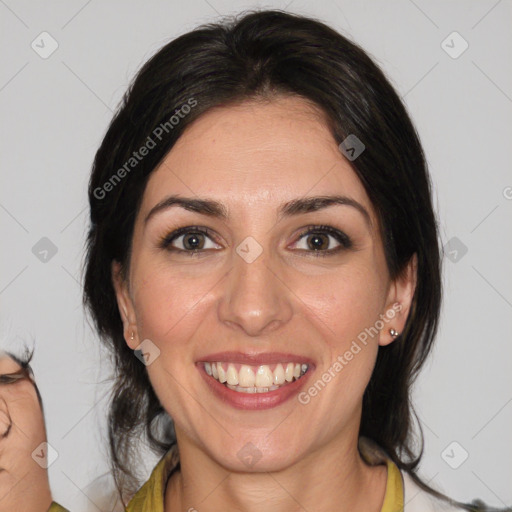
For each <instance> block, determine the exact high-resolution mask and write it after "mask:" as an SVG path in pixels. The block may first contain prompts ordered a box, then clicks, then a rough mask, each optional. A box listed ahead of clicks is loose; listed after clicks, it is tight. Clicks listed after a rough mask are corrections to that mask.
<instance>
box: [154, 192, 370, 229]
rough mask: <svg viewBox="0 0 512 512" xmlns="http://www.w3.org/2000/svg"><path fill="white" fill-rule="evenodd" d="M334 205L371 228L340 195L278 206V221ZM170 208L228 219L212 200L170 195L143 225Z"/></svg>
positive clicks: (359, 207) (364, 211) (352, 202)
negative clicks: (348, 209)
mask: <svg viewBox="0 0 512 512" xmlns="http://www.w3.org/2000/svg"><path fill="white" fill-rule="evenodd" d="M334 205H344V206H351V207H353V208H355V209H356V210H357V211H358V212H359V213H361V214H362V215H363V217H364V218H365V221H366V223H367V224H368V227H370V228H371V226H372V221H371V217H370V214H369V213H368V210H367V209H366V208H365V207H364V206H363V205H362V204H361V203H359V202H357V201H356V200H355V199H352V198H350V197H346V196H341V195H334V196H314V197H303V198H299V199H293V200H292V201H288V202H286V203H284V204H282V205H281V206H280V208H279V210H278V221H279V220H281V219H283V218H285V217H291V216H293V215H301V214H304V213H311V212H316V211H318V210H322V209H324V208H328V207H329V206H334ZM172 207H180V208H183V209H185V210H188V211H191V212H195V213H199V214H201V215H207V216H208V217H216V218H219V219H221V220H228V219H229V215H228V211H227V209H226V207H225V206H224V205H223V204H222V203H220V202H218V201H215V200H212V199H196V198H192V197H181V196H176V195H171V196H168V197H166V198H165V199H163V200H162V201H160V202H159V203H158V204H156V205H155V206H154V207H153V208H151V210H150V212H149V213H148V214H147V215H146V218H145V219H144V224H147V222H148V221H149V219H151V218H152V217H153V216H155V215H156V214H157V213H160V212H163V211H164V210H168V209H169V208H172Z"/></svg>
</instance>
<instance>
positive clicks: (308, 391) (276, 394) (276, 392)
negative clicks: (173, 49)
mask: <svg viewBox="0 0 512 512" xmlns="http://www.w3.org/2000/svg"><path fill="white" fill-rule="evenodd" d="M365 143H366V145H367V147H366V151H371V147H369V144H370V143H369V142H368V141H365ZM127 179H129V178H127ZM314 198H320V199H314ZM327 198H330V199H327ZM179 201H183V203H180V202H179ZM178 230H180V231H178ZM132 248H133V252H132V256H131V263H130V269H129V275H128V279H127V281H122V280H121V278H120V277H119V273H118V270H119V267H118V265H117V264H114V265H113V274H114V278H115V283H116V292H117V296H118V303H119V309H120V312H121V315H122V317H123V319H124V322H125V337H126V340H127V343H128V344H129V346H130V347H131V348H132V349H136V348H137V347H138V346H139V345H140V344H141V343H142V346H143V352H144V353H145V354H146V358H147V363H148V364H147V371H148V374H149V377H150V380H151V383H152V385H153V387H154V390H155V392H156V394H157V396H158V398H159V399H160V401H161V403H162V405H163V406H164V408H165V409H166V410H167V412H168V413H169V414H170V415H171V417H172V418H173V419H174V421H175V425H176V430H177V434H178V441H179V442H180V443H182V444H184V443H188V445H189V446H193V447H195V448H198V449H199V450H201V452H202V453H206V454H207V455H208V456H209V457H211V458H212V459H213V460H215V461H217V462H218V463H220V464H222V465H223V466H224V467H226V468H228V469H231V470H237V469H238V470H247V467H251V468H252V467H254V470H258V471H259V470H261V471H263V470H264V471H268V470H277V469H279V468H284V467H286V466H288V465H290V464H292V463H294V462H296V461H299V460H302V459H304V458H306V457H307V456H308V455H311V454H313V453H314V452H315V451H316V450H319V449H327V448H328V447H332V446H334V444H338V445H339V447H342V446H349V445H350V446H353V445H354V442H355V441H356V440H357V435H358V428H359V422H360V416H361V404H362V397H363V393H364V390H365V387H366V385H367V383H368V381H369V379H370V376H371V373H372V370H373V367H374V363H375V359H376V356H377V351H378V347H379V345H385V344H388V343H391V342H392V341H393V338H392V336H391V335H390V333H389V329H390V328H394V329H396V330H397V331H400V330H401V329H402V328H403V326H404V322H405V319H406V317H407V313H408V309H409V304H410V300H411V296H412V293H413V289H414V271H413V269H412V264H411V266H410V267H409V269H408V272H407V273H406V274H405V276H404V277H403V278H401V279H400V280H399V281H396V282H392V281H391V280H390V277H389V274H388V270H387V266H386V261H385V257H384V252H383V244H382V240H381V236H380V233H379V229H378V221H377V218H376V214H375V212H374V209H373V208H372V204H371V202H370V200H369V198H368V196H367V194H366V192H365V190H364V187H363V186H362V184H361V182H360V180H359V179H358V177H357V175H356V174H355V172H354V171H353V170H352V168H351V167H350V164H349V162H348V161H347V160H346V159H345V157H344V156H343V154H342V153H341V151H340V150H339V148H338V146H337V144H336V142H335V140H334V139H333V137H332V135H331V133H330V132H329V130H328V128H327V127H326V125H325V123H324V122H322V119H321V117H320V116H319V115H318V113H317V112H315V111H314V110H313V109H312V108H311V107H310V106H308V103H306V102H305V100H303V99H301V98H298V97H288V98H284V97H280V98H279V99H276V100H274V101H272V102H266V103H264V102H246V103H243V104H241V105H238V106H230V107H226V108H216V109H213V110H210V111H209V112H208V113H206V114H204V115H203V116H201V117H200V118H199V119H198V120H196V121H195V122H194V123H193V124H191V125H190V126H189V127H188V128H187V130H186V131H185V132H184V134H183V135H182V136H181V137H180V139H179V140H178V142H177V143H176V145H175V146H174V147H173V149H172V150H171V151H170V153H169V154H168V155H167V156H166V158H165V160H164V161H163V163H162V164H161V165H160V167H159V168H158V169H156V170H155V171H154V172H153V173H152V175H151V177H150V179H149V181H148V184H147V187H146V190H145V192H144V197H143V201H142V206H141V208H140V211H139V213H138V216H137V219H136V223H135V230H134V236H133V247H132ZM132 332H133V333H134V339H133V340H132V339H130V338H131V333H132ZM134 357H135V356H134ZM205 363H206V364H205ZM141 364H142V363H141ZM304 370H307V371H306V372H305V373H304ZM210 373H212V375H209V374H210ZM303 373H304V374H303ZM302 374H303V375H302ZM301 375H302V376H301ZM215 377H217V378H215ZM297 377H298V378H297ZM225 379H228V381H227V383H230V386H231V387H228V386H227V385H226V384H227V383H221V382H220V381H221V380H225ZM276 386H277V387H276ZM269 388H270V389H269ZM251 391H252V392H251Z"/></svg>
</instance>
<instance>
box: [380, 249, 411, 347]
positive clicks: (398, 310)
mask: <svg viewBox="0 0 512 512" xmlns="http://www.w3.org/2000/svg"><path fill="white" fill-rule="evenodd" d="M417 272H418V257H417V255H416V253H415V254H413V255H412V257H411V259H410V260H409V262H408V263H407V265H406V267H405V268H404V269H403V271H402V272H401V274H400V275H399V276H398V277H397V278H396V279H395V281H393V283H392V284H391V286H390V290H389V294H388V301H387V304H386V311H385V313H384V315H385V317H386V319H387V323H386V326H385V328H384V329H382V331H381V333H380V336H379V345H381V346H386V345H389V344H390V343H392V342H393V341H395V340H396V339H397V338H399V337H400V335H401V334H402V333H403V331H404V328H405V323H406V321H407V318H408V316H409V312H410V310H411V307H412V302H413V298H414V292H415V291H416V282H417Z"/></svg>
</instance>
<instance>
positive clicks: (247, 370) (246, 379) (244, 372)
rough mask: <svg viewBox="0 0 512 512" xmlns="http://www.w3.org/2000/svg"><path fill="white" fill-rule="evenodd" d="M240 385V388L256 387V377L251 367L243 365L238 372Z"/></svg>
mask: <svg viewBox="0 0 512 512" xmlns="http://www.w3.org/2000/svg"><path fill="white" fill-rule="evenodd" d="M238 381H239V382H238V383H239V384H240V386H242V387H244V388H252V387H254V383H255V382H256V376H255V375H254V372H253V371H252V369H251V367H250V366H247V365H246V364H243V365H242V366H241V367H240V371H239V372H238Z"/></svg>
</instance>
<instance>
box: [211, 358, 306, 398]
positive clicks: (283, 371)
mask: <svg viewBox="0 0 512 512" xmlns="http://www.w3.org/2000/svg"><path fill="white" fill-rule="evenodd" d="M203 364H204V370H205V372H206V373H207V374H208V375H209V376H210V377H212V378H213V379H215V380H216V381H218V382H220V383H221V384H224V385H225V386H226V387H227V388H229V389H231V390H233V391H237V392H240V393H268V392H269V391H274V390H276V389H279V388H282V387H284V386H287V385H288V384H291V383H292V382H294V381H296V380H299V379H300V378H301V377H302V376H303V375H304V374H306V373H307V371H308V370H309V364H307V363H291V362H290V363H277V364H271V365H267V364H262V365H257V366H252V365H247V364H237V363H226V362H205V363H203Z"/></svg>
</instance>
